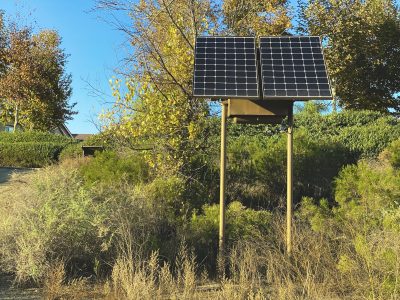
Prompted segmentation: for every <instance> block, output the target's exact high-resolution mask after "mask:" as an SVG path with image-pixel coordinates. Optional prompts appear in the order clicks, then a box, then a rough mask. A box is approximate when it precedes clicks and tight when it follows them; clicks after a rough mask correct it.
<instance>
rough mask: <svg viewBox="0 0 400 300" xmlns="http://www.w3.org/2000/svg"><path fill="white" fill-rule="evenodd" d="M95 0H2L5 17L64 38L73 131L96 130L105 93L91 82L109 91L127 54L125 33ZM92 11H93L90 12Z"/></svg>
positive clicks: (70, 124) (70, 125) (0, 0)
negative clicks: (98, 93)
mask: <svg viewBox="0 0 400 300" xmlns="http://www.w3.org/2000/svg"><path fill="white" fill-rule="evenodd" d="M94 5H95V2H94V1H93V0H0V9H1V10H4V11H5V13H6V17H11V18H13V19H15V17H16V16H17V15H18V14H20V15H21V16H22V20H23V23H24V24H31V25H34V27H35V28H36V30H40V29H47V28H49V29H55V30H57V31H58V32H59V34H60V35H61V37H62V39H63V43H62V47H63V48H64V49H65V52H66V53H68V54H69V55H70V57H69V59H68V61H69V62H68V66H67V67H68V72H69V73H71V74H72V77H73V78H72V79H73V82H72V87H73V95H72V97H71V99H70V101H71V103H72V102H77V105H76V107H75V108H76V110H77V111H78V114H77V115H75V116H74V119H73V120H72V121H69V122H68V123H67V126H68V128H69V129H70V130H71V132H72V133H95V132H97V129H96V127H95V126H94V125H93V124H92V123H91V122H90V121H89V120H90V119H96V118H97V114H98V113H99V112H100V111H101V109H102V108H103V107H105V105H104V102H105V101H106V99H104V97H103V96H101V97H100V96H96V95H93V94H94V93H93V90H92V89H91V88H90V87H89V85H88V83H87V82H89V83H90V85H92V86H94V87H96V88H97V89H99V90H101V91H103V92H105V93H108V94H110V88H109V84H108V80H109V79H110V78H111V76H112V75H113V72H112V70H113V68H115V67H117V66H118V64H119V63H120V61H121V59H122V58H123V57H124V56H125V54H126V50H124V46H123V44H124V36H123V35H122V33H120V32H118V31H116V30H114V29H113V28H112V26H111V25H109V24H107V23H105V22H104V21H102V20H100V19H99V17H101V16H100V15H99V12H98V11H97V12H93V11H92V9H93V7H94ZM91 11H92V12H91Z"/></svg>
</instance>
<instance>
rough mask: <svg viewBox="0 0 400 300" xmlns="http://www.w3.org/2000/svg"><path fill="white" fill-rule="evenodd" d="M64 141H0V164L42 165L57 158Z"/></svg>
mask: <svg viewBox="0 0 400 300" xmlns="http://www.w3.org/2000/svg"><path fill="white" fill-rule="evenodd" d="M66 145H67V144H66V143H49V142H40V143H38V142H20V143H3V142H0V166H12V167H31V168H35V167H43V166H46V165H49V164H51V163H54V162H56V161H57V160H58V156H59V154H60V152H61V150H62V149H63V148H64V147H65V146H66Z"/></svg>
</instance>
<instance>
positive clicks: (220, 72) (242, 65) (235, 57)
mask: <svg viewBox="0 0 400 300" xmlns="http://www.w3.org/2000/svg"><path fill="white" fill-rule="evenodd" d="M193 96H195V97H209V98H247V99H257V98H259V88H258V75H257V58H256V43H255V38H254V37H198V38H197V39H196V50H195V67H194V89H193Z"/></svg>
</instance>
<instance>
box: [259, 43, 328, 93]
mask: <svg viewBox="0 0 400 300" xmlns="http://www.w3.org/2000/svg"><path fill="white" fill-rule="evenodd" d="M260 63H261V77H262V92H263V99H266V100H268V99H271V100H314V99H315V100H318V99H321V100H327V99H331V98H332V93H331V88H330V86H329V80H328V75H327V72H326V66H325V61H324V57H323V53H322V46H321V41H320V38H319V37H314V36H307V37H292V36H291V37H261V38H260Z"/></svg>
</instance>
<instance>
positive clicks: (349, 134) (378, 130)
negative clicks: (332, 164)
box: [295, 103, 400, 159]
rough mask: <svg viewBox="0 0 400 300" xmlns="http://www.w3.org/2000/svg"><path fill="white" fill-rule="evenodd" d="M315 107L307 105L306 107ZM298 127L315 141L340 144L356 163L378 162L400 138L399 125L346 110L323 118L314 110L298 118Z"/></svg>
mask: <svg viewBox="0 0 400 300" xmlns="http://www.w3.org/2000/svg"><path fill="white" fill-rule="evenodd" d="M313 105H315V104H313V103H308V104H307V106H313ZM295 126H296V127H299V128H303V129H305V130H306V131H307V132H308V133H309V135H310V136H312V137H313V139H314V140H315V141H320V140H322V141H328V142H329V141H332V142H339V143H341V144H342V145H343V146H344V147H346V148H347V149H349V150H351V151H352V152H353V154H354V155H355V157H356V159H359V158H376V157H377V155H378V154H379V153H381V152H382V151H383V149H385V148H386V147H387V146H388V145H389V144H390V143H391V142H392V141H394V140H396V139H397V138H398V137H399V136H400V121H399V120H398V119H396V118H395V117H393V116H388V115H385V114H383V113H380V112H375V111H368V110H344V111H341V112H339V113H331V114H327V115H321V114H319V113H318V112H313V110H312V109H311V112H310V109H305V110H304V111H303V112H300V113H299V114H297V115H295Z"/></svg>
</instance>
